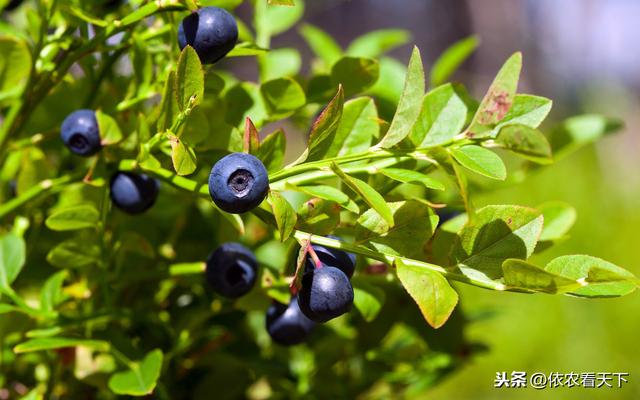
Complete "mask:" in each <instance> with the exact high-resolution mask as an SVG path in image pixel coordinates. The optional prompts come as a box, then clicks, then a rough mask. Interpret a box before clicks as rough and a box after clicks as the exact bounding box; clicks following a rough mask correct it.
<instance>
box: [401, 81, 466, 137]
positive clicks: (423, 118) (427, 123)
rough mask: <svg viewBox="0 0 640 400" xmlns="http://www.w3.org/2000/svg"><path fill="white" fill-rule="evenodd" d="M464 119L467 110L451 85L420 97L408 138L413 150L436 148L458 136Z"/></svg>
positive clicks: (443, 86)
mask: <svg viewBox="0 0 640 400" xmlns="http://www.w3.org/2000/svg"><path fill="white" fill-rule="evenodd" d="M466 119H467V106H466V105H465V103H464V101H463V100H462V98H460V96H459V95H458V93H457V92H456V90H455V88H454V87H453V85H451V84H446V85H442V86H440V87H438V88H435V89H434V90H432V91H430V92H429V93H427V94H426V95H425V96H424V99H423V100H422V106H421V109H420V114H419V115H418V119H417V120H416V123H415V124H414V125H413V129H412V130H411V134H410V136H409V138H410V139H411V141H412V142H413V144H414V145H415V146H416V147H433V146H439V145H442V144H444V143H447V142H449V141H451V140H452V139H453V138H454V137H455V136H456V135H457V134H459V133H460V132H461V131H462V128H463V127H464V124H465V122H466Z"/></svg>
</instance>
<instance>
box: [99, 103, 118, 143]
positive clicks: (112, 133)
mask: <svg viewBox="0 0 640 400" xmlns="http://www.w3.org/2000/svg"><path fill="white" fill-rule="evenodd" d="M96 120H97V121H98V129H99V130H100V139H101V143H102V145H103V146H108V145H111V144H116V143H119V142H120V141H121V140H122V131H120V127H119V126H118V123H117V122H116V120H115V119H113V118H112V117H111V116H109V115H107V114H105V113H103V112H101V111H99V110H98V111H96Z"/></svg>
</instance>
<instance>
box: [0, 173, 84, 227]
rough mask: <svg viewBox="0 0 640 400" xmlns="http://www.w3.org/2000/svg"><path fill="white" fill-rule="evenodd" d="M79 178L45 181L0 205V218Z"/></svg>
mask: <svg viewBox="0 0 640 400" xmlns="http://www.w3.org/2000/svg"><path fill="white" fill-rule="evenodd" d="M80 177H81V175H80V176H78V175H63V176H61V177H60V178H56V179H46V180H44V181H42V182H40V183H38V184H36V185H34V186H32V187H30V188H29V189H28V190H27V191H26V192H24V193H23V194H21V195H20V196H18V197H14V198H13V199H11V200H9V201H8V202H6V203H4V204H2V205H0V218H4V217H5V216H6V215H7V214H9V213H11V212H12V211H14V210H16V209H17V208H19V207H21V206H23V205H24V204H26V203H28V202H29V201H31V200H33V199H35V198H37V197H40V196H43V195H45V194H47V193H49V192H54V191H57V190H60V189H61V188H62V187H64V186H65V185H66V184H68V183H70V182H73V181H74V180H77V179H79V178H80Z"/></svg>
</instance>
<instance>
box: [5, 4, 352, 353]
mask: <svg viewBox="0 0 640 400" xmlns="http://www.w3.org/2000/svg"><path fill="white" fill-rule="evenodd" d="M15 3H17V2H15ZM107 3H109V4H111V2H107ZM113 3H119V2H113ZM12 4H14V2H12V3H11V4H10V5H12ZM178 40H179V44H180V47H181V48H184V47H185V46H187V45H190V46H192V47H193V48H194V49H195V51H196V52H197V54H198V56H199V57H200V59H201V61H202V63H203V64H212V63H215V62H216V61H218V60H220V59H221V58H222V57H224V56H225V55H226V54H227V53H228V52H229V51H231V49H233V47H234V46H235V44H236V42H237V40H238V27H237V25H236V21H235V19H234V18H233V16H231V14H229V13H228V12H227V11H225V10H223V9H220V8H217V7H204V8H201V9H199V10H198V11H197V12H194V13H192V14H191V15H189V16H188V17H186V18H185V19H184V20H183V21H182V23H181V24H180V27H179V31H178ZM60 136H61V138H62V141H63V142H64V144H65V145H66V146H67V148H68V149H69V150H70V151H71V152H72V153H74V154H76V155H78V156H82V157H90V156H93V155H95V154H97V153H98V152H100V150H101V148H102V139H101V136H100V126H99V124H98V121H97V118H96V113H95V111H93V110H84V109H83V110H77V111H74V112H73V113H71V114H70V115H69V116H67V117H66V118H65V120H64V121H63V123H62V126H61V129H60ZM159 188H160V185H159V182H158V181H157V180H156V179H154V178H152V177H150V176H147V175H145V174H139V173H134V172H130V171H117V172H115V173H114V174H113V176H112V177H111V180H110V196H111V201H112V203H113V204H114V205H115V206H116V207H117V208H119V209H120V210H122V211H124V212H126V213H128V214H139V213H143V212H145V211H146V210H148V209H149V208H150V207H151V206H153V204H154V203H155V201H156V199H157V197H158V193H159ZM268 191H269V177H268V174H267V170H266V168H265V166H264V164H263V163H262V162H261V161H260V160H259V159H257V158H256V157H254V156H252V155H250V154H245V153H232V154H229V155H227V156H225V157H223V158H221V159H220V160H219V161H218V162H216V163H215V164H214V165H213V167H212V169H211V173H210V175H209V194H210V195H211V199H212V200H213V202H214V203H215V204H216V206H217V207H218V208H220V209H221V210H223V211H225V212H228V213H234V214H241V213H245V212H248V211H251V210H252V209H254V208H256V207H258V206H259V205H260V203H262V202H263V200H264V199H265V197H266V196H267V193H268ZM332 238H333V239H338V238H336V237H332ZM313 249H314V252H315V253H316V254H317V256H318V261H319V263H318V264H317V265H316V263H315V262H314V260H312V259H311V257H309V258H308V259H307V261H306V265H305V270H304V272H303V276H302V287H301V288H300V291H299V292H298V294H297V296H293V297H291V299H290V301H289V303H288V304H281V303H274V304H273V305H271V307H269V309H268V310H267V315H266V328H267V331H268V332H269V335H270V336H271V338H272V339H273V341H274V342H276V343H279V344H282V345H294V344H298V343H301V342H303V341H305V340H306V339H307V338H308V336H309V334H310V333H311V331H312V330H313V327H314V326H315V325H316V323H319V322H320V323H321V322H326V321H329V320H331V319H333V318H336V317H338V316H340V315H342V314H344V313H346V312H348V311H349V310H350V309H351V306H352V304H353V288H352V286H351V283H350V281H349V279H350V278H351V276H352V275H353V273H354V271H355V256H354V255H353V254H349V253H346V252H344V251H342V250H336V249H331V248H327V247H324V246H320V245H314V246H313ZM205 276H206V281H207V283H208V284H209V286H210V287H211V288H212V290H213V291H214V292H216V293H217V294H219V295H221V296H223V297H225V298H228V299H236V298H238V297H240V296H243V295H245V294H247V293H248V292H249V291H250V290H251V289H252V288H253V286H254V285H255V283H256V280H257V277H258V262H257V260H256V257H255V255H254V254H253V253H252V252H251V250H249V249H248V248H246V247H245V246H243V245H241V244H240V243H224V244H222V245H220V246H219V247H218V248H216V249H215V250H214V251H213V252H212V253H211V254H210V255H209V257H208V258H207V260H206V273H205Z"/></svg>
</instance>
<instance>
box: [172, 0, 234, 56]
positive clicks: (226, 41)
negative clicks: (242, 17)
mask: <svg viewBox="0 0 640 400" xmlns="http://www.w3.org/2000/svg"><path fill="white" fill-rule="evenodd" d="M237 41H238V25H237V24H236V20H235V18H233V15H231V14H229V13H228V12H227V11H226V10H224V9H222V8H218V7H203V8H201V9H199V10H198V11H196V12H194V13H192V14H191V15H189V16H188V17H186V18H185V19H183V20H182V23H181V24H180V27H179V28H178V43H179V44H180V49H181V50H182V49H184V48H185V47H186V46H187V45H189V46H191V47H193V48H194V49H195V51H196V53H198V56H199V57H200V61H201V62H202V63H203V64H213V63H215V62H216V61H218V60H220V59H221V58H222V57H224V56H225V55H226V54H227V53H228V52H230V51H231V50H232V49H233V48H234V46H235V45H236V42H237Z"/></svg>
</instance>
